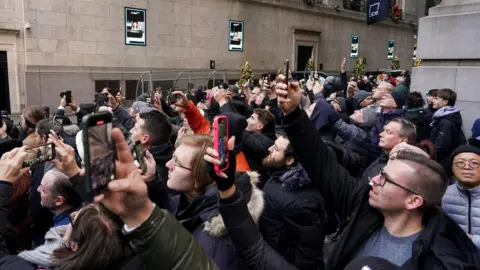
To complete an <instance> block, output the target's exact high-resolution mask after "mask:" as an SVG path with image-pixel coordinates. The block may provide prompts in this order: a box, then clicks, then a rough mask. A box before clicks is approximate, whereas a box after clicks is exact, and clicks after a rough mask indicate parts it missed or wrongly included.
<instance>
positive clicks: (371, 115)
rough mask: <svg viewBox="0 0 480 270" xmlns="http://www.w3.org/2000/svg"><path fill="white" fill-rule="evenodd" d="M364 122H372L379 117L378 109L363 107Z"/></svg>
mask: <svg viewBox="0 0 480 270" xmlns="http://www.w3.org/2000/svg"><path fill="white" fill-rule="evenodd" d="M361 110H362V115H363V123H365V124H367V123H372V122H374V121H375V120H376V119H377V111H376V110H375V109H374V108H372V107H365V108H362V109H361Z"/></svg>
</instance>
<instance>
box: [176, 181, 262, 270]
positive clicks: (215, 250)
mask: <svg viewBox="0 0 480 270" xmlns="http://www.w3.org/2000/svg"><path fill="white" fill-rule="evenodd" d="M257 182H258V174H256V173H241V174H238V177H237V178H236V181H235V183H236V185H237V188H239V189H241V190H245V191H246V192H248V194H249V195H250V196H249V198H250V200H249V203H248V209H249V212H250V214H251V215H252V217H253V219H254V220H255V221H258V220H259V218H260V216H261V214H262V211H263V207H264V199H263V192H262V191H260V190H259V189H258V188H256V187H255V185H256V183H257ZM172 205H173V211H174V213H175V216H176V218H177V220H178V221H179V222H180V223H181V224H182V225H183V227H185V228H186V229H187V230H188V231H189V232H190V233H191V234H192V235H193V237H194V238H195V240H196V241H197V243H199V244H200V246H201V247H202V248H203V250H204V251H205V252H206V253H207V254H208V256H209V257H210V258H211V259H212V260H213V261H214V262H215V263H216V264H217V266H218V268H219V269H225V270H235V269H239V270H240V269H242V270H243V269H245V268H246V265H245V263H244V261H243V260H242V258H240V257H239V255H238V254H237V252H236V251H235V248H234V246H233V244H232V241H231V239H230V237H229V236H228V234H227V229H226V227H225V224H224V223H223V219H222V217H221V216H220V213H219V211H218V190H217V188H216V187H215V186H211V187H209V188H208V189H207V190H206V191H204V192H203V193H202V194H199V195H197V197H195V198H194V199H193V200H192V201H191V202H188V201H187V200H186V198H185V196H183V195H179V196H176V197H174V198H173V201H172Z"/></svg>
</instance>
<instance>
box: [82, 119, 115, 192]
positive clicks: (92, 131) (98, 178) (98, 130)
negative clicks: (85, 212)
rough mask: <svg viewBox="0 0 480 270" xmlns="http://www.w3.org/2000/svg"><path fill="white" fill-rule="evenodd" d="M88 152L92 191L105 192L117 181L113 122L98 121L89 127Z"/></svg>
mask: <svg viewBox="0 0 480 270" xmlns="http://www.w3.org/2000/svg"><path fill="white" fill-rule="evenodd" d="M88 152H89V170H88V171H89V176H88V177H90V183H91V191H96V190H103V189H105V188H106V186H107V184H108V182H110V181H112V180H114V179H115V153H114V151H113V143H112V123H111V122H105V121H104V120H96V123H93V124H92V125H91V126H89V127H88Z"/></svg>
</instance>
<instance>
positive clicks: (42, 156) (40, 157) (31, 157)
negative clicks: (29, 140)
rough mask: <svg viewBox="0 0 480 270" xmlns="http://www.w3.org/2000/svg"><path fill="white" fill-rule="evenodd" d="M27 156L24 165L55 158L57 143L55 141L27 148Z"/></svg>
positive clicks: (33, 164) (28, 165) (29, 165)
mask: <svg viewBox="0 0 480 270" xmlns="http://www.w3.org/2000/svg"><path fill="white" fill-rule="evenodd" d="M25 151H26V153H27V156H26V157H25V160H24V161H23V167H24V168H25V167H31V166H35V165H37V164H40V163H44V162H47V161H50V160H53V159H54V158H55V145H54V144H53V143H47V144H42V145H39V146H36V147H32V148H29V149H27V150H25Z"/></svg>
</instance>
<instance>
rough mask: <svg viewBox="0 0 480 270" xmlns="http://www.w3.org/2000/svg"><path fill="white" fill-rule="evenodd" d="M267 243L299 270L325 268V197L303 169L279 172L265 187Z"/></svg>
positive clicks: (262, 223) (263, 226)
mask: <svg viewBox="0 0 480 270" xmlns="http://www.w3.org/2000/svg"><path fill="white" fill-rule="evenodd" d="M263 191H264V193H265V202H266V203H265V210H264V212H263V215H262V217H261V219H260V231H261V233H262V235H263V237H264V238H265V241H266V242H267V243H268V244H269V245H270V246H271V247H272V248H273V249H275V250H276V251H277V252H278V253H280V255H282V256H283V257H284V258H285V260H287V261H288V262H289V263H291V264H293V265H295V266H296V267H298V268H299V269H324V265H323V238H324V232H323V224H324V222H325V220H326V218H325V214H324V213H325V211H324V206H325V205H324V201H323V197H322V195H321V194H320V192H319V191H318V189H317V188H316V187H314V186H313V184H312V181H311V180H310V179H309V178H308V176H307V173H306V172H305V170H304V169H303V168H302V166H300V165H297V166H294V167H292V168H289V169H286V170H282V171H278V172H276V173H274V174H273V175H272V178H271V179H270V180H269V181H268V182H267V183H266V184H265V186H264V187H263Z"/></svg>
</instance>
